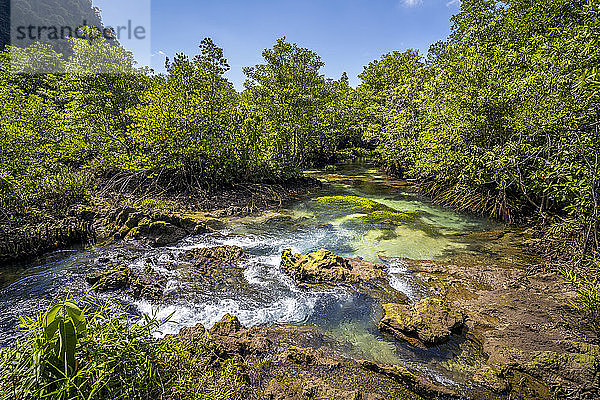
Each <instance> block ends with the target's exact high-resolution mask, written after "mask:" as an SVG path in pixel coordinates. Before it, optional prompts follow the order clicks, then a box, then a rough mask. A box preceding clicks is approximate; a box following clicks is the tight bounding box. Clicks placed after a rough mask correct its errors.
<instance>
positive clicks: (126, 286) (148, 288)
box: [85, 266, 164, 300]
mask: <svg viewBox="0 0 600 400" xmlns="http://www.w3.org/2000/svg"><path fill="white" fill-rule="evenodd" d="M85 280H86V282H87V283H89V284H90V285H92V287H93V289H94V290H95V291H98V292H108V291H115V290H123V291H125V292H127V293H129V294H130V295H132V296H133V297H135V298H143V299H149V300H157V299H159V298H160V297H161V296H162V294H163V284H164V279H162V278H160V277H159V276H154V277H152V278H146V277H142V276H139V275H137V274H136V273H134V272H133V270H131V268H128V267H126V266H118V267H115V268H112V269H109V270H107V271H101V272H93V273H90V274H87V275H86V276H85Z"/></svg>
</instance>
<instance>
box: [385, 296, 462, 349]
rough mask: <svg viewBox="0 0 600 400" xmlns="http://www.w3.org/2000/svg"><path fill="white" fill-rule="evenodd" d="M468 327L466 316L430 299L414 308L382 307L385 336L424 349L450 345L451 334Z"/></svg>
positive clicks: (420, 302) (402, 306)
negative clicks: (415, 344) (405, 341)
mask: <svg viewBox="0 0 600 400" xmlns="http://www.w3.org/2000/svg"><path fill="white" fill-rule="evenodd" d="M464 326H465V315H464V314H463V313H462V312H461V311H459V310H457V309H455V308H453V307H452V306H451V305H449V304H447V303H445V302H443V301H442V300H439V299H433V298H427V299H424V300H421V301H419V302H418V303H416V304H414V305H404V304H394V303H388V304H384V305H383V316H382V318H381V321H380V322H379V329H380V330H381V331H382V332H389V333H391V334H393V335H394V336H396V337H397V338H400V339H404V340H407V341H409V342H413V343H414V342H415V341H414V340H411V339H415V338H416V339H418V341H419V342H420V343H422V344H423V345H425V346H433V345H436V344H440V343H443V342H445V341H447V340H448V339H449V337H450V335H451V334H452V333H455V332H458V331H460V330H462V329H463V328H464Z"/></svg>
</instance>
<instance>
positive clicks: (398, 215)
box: [356, 210, 420, 224]
mask: <svg viewBox="0 0 600 400" xmlns="http://www.w3.org/2000/svg"><path fill="white" fill-rule="evenodd" d="M419 215H420V213H419V212H418V211H410V212H407V211H383V210H381V211H373V212H370V213H368V214H367V215H365V216H362V217H356V220H358V221H361V222H383V223H389V224H396V223H398V222H401V223H405V222H411V221H415V220H416V219H417V217H418V216H419Z"/></svg>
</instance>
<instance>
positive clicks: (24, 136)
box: [0, 0, 600, 254]
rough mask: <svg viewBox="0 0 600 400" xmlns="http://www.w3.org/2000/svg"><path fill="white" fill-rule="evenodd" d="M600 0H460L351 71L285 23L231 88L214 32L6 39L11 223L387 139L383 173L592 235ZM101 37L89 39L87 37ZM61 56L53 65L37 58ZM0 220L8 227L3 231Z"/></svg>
mask: <svg viewBox="0 0 600 400" xmlns="http://www.w3.org/2000/svg"><path fill="white" fill-rule="evenodd" d="M599 13H600V5H599V4H598V3H597V2H594V1H573V2H564V1H559V0H543V1H536V2H531V1H526V0H512V1H508V2H498V1H493V0H466V1H464V2H462V6H461V12H460V13H459V14H457V15H456V16H454V17H453V28H452V33H451V35H450V37H449V38H448V39H447V40H446V41H443V42H439V43H436V44H434V45H433V46H431V49H430V51H429V54H427V56H426V57H422V56H421V55H419V54H418V52H417V51H415V50H408V51H406V52H393V53H389V54H386V55H384V56H382V57H381V59H379V60H376V61H373V62H372V63H370V64H369V65H368V66H366V67H365V69H364V71H363V73H362V74H361V75H360V78H361V79H362V84H361V85H360V86H359V87H358V88H357V89H352V88H351V87H349V85H348V79H347V77H346V76H345V75H344V76H342V77H341V78H340V79H339V80H332V79H326V78H325V77H324V76H323V75H321V74H320V72H319V71H320V69H321V67H322V66H323V62H322V60H321V59H320V58H319V56H318V55H317V54H316V53H315V52H313V51H311V50H309V49H305V48H301V47H299V46H297V45H295V44H292V43H289V42H287V41H286V40H285V39H279V40H278V41H277V42H276V44H275V45H274V47H273V48H271V49H267V50H265V51H264V52H263V57H264V63H263V64H261V65H256V66H253V67H248V68H245V69H244V72H245V73H246V75H247V81H246V84H245V89H244V90H243V91H242V92H241V93H238V92H237V91H236V90H235V89H234V88H233V85H232V84H231V82H229V81H228V80H227V79H226V78H225V76H224V74H225V72H227V70H228V69H229V65H228V63H227V60H226V59H225V58H224V52H223V50H222V49H220V48H219V47H217V46H216V45H215V44H214V43H213V42H212V41H211V40H210V39H204V40H203V41H202V42H201V44H200V52H199V54H198V55H197V56H195V57H193V58H190V57H188V56H186V55H184V54H178V55H177V56H176V57H175V58H174V60H171V61H167V73H166V74H163V75H154V74H152V73H151V71H148V70H144V69H139V68H136V67H135V62H134V60H133V58H132V56H131V54H129V53H127V52H126V51H124V50H123V49H122V48H120V47H119V46H114V45H112V44H110V43H107V42H106V40H105V39H104V38H102V37H101V36H99V35H98V34H97V33H95V32H94V31H93V30H92V29H90V30H88V31H87V32H85V33H86V34H87V38H86V39H73V40H71V48H70V49H69V52H68V54H70V55H69V56H68V57H66V59H65V57H61V55H60V54H58V53H56V52H55V50H54V49H53V48H52V47H51V46H49V45H46V44H40V43H34V44H33V45H32V46H30V47H29V48H26V49H14V48H13V49H12V50H13V51H12V53H11V57H12V63H13V64H12V66H13V67H14V66H15V65H17V66H21V71H22V72H23V73H21V74H14V73H11V71H10V69H9V61H8V57H9V56H8V55H9V52H5V53H3V54H2V60H3V62H2V65H3V67H2V69H1V71H0V80H1V81H2V82H1V83H2V84H1V89H0V99H1V102H0V115H1V116H2V118H1V119H0V129H1V131H2V133H3V135H2V136H1V137H0V141H1V142H2V143H1V147H2V153H1V154H0V205H1V206H2V207H1V214H0V223H1V224H0V226H6V224H9V225H10V224H12V225H15V224H23V223H34V222H39V221H42V220H45V219H47V218H48V216H49V215H58V214H61V213H64V212H65V210H69V207H70V206H71V205H73V204H76V203H78V202H81V201H86V199H87V198H89V196H90V195H93V194H94V193H95V192H96V191H97V190H98V189H99V188H102V189H106V188H109V189H114V190H119V191H124V190H126V191H130V192H137V193H147V192H161V193H165V192H166V193H169V192H171V193H173V192H182V191H194V190H199V189H210V188H215V187H222V186H223V185H228V184H231V183H234V182H253V181H270V182H273V181H278V180H284V179H287V178H290V177H294V176H298V174H299V171H301V169H303V168H306V167H310V166H323V165H326V164H330V163H333V162H335V161H336V159H337V158H338V156H339V155H340V154H341V153H340V150H341V149H344V148H352V147H361V146H362V147H364V146H366V145H365V143H368V144H369V146H377V149H378V151H379V153H380V154H381V159H382V160H383V161H382V162H383V164H384V166H385V167H386V169H387V170H388V172H390V173H394V174H397V175H400V176H404V177H407V178H414V179H416V180H418V181H419V182H420V183H421V187H422V188H423V189H424V190H426V191H427V192H428V193H430V194H431V195H433V196H434V197H436V198H438V199H440V200H442V201H444V202H445V203H447V204H449V205H453V206H455V207H458V208H460V209H465V210H475V211H479V212H481V213H483V214H485V215H489V216H492V217H495V218H500V219H503V220H505V221H509V222H515V221H522V220H523V219H524V218H529V217H534V218H536V219H537V220H541V221H544V222H551V223H555V222H557V221H558V222H560V228H555V230H562V231H567V232H569V234H570V235H571V236H573V237H576V240H574V241H569V243H570V244H573V243H575V245H574V246H572V247H573V248H572V249H571V250H576V251H577V252H579V253H581V254H583V253H586V252H589V250H590V249H594V248H596V247H598V244H599V240H600V239H599V237H598V201H599V199H598V197H599V190H598V185H599V182H598V176H599V171H598V167H599V164H598V163H599V161H598V148H599V147H600V138H599V135H598V129H599V128H598V126H599V124H600V120H599V111H598V110H599V96H600V91H599V86H600V84H599V82H598V76H597V65H598V61H599V57H600V52H599V51H598V50H597V49H598V48H599V46H598V41H599V35H600V34H599V32H600V29H599V28H600V26H599V19H598V14H599ZM90 43H91V44H93V45H90ZM40 65H51V66H52V67H53V68H54V69H55V70H57V71H61V72H60V73H56V74H46V75H35V74H29V73H27V72H28V70H31V69H32V68H33V67H34V66H36V67H39V66H40ZM0 233H2V232H0Z"/></svg>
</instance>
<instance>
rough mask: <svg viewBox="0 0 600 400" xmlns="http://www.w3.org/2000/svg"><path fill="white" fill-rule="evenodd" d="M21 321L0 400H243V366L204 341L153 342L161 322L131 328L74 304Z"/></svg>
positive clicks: (111, 315)
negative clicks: (21, 335) (22, 334)
mask: <svg viewBox="0 0 600 400" xmlns="http://www.w3.org/2000/svg"><path fill="white" fill-rule="evenodd" d="M78 304H79V305H78ZM80 305H84V307H83V308H81V307H80ZM22 322H23V326H22V327H23V328H24V329H26V336H25V338H24V339H21V340H20V341H19V342H17V343H16V344H15V345H13V346H11V347H9V348H3V349H0V399H2V400H4V399H6V400H8V399H11V400H12V399H23V400H25V399H32V400H33V399H43V398H48V399H82V400H83V399H86V400H91V399H149V398H152V399H154V398H164V399H174V400H175V399H177V400H184V399H185V400H187V399H242V398H244V396H245V393H246V380H247V378H246V375H245V373H244V365H243V364H241V363H240V362H239V361H236V360H234V359H231V358H230V357H229V356H228V355H227V353H226V352H225V351H224V350H223V349H222V347H221V346H220V345H218V344H217V343H215V342H214V341H213V340H211V339H210V337H209V336H208V334H204V335H199V336H194V337H192V338H191V339H188V340H182V339H178V338H177V339H175V338H173V339H155V338H154V337H153V333H154V332H155V331H157V330H158V329H160V327H161V325H162V324H163V323H165V322H164V321H163V322H158V321H156V320H154V319H151V318H147V317H146V318H145V320H144V321H142V322H137V323H136V322H135V321H134V317H133V316H131V315H128V314H126V313H121V312H118V311H117V310H115V309H112V308H109V307H106V306H103V305H101V304H96V303H89V302H83V301H77V300H75V299H67V300H65V301H63V302H60V303H58V304H55V305H53V306H52V307H50V308H49V309H48V310H47V311H46V312H44V313H42V314H41V315H39V316H38V317H37V318H35V319H29V318H22Z"/></svg>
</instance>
